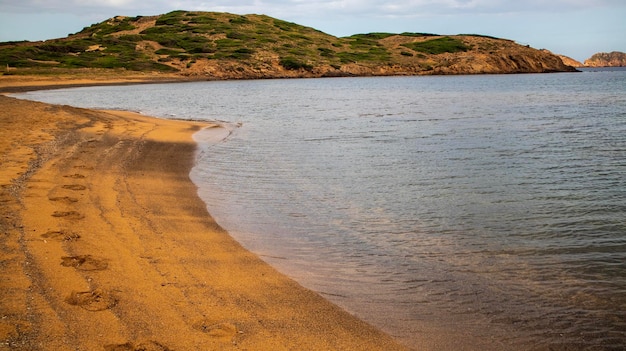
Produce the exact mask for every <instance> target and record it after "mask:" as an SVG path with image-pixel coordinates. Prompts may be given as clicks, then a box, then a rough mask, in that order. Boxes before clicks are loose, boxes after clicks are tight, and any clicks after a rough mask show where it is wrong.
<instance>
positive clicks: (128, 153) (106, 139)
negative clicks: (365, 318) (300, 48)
mask: <svg viewBox="0 0 626 351" xmlns="http://www.w3.org/2000/svg"><path fill="white" fill-rule="evenodd" d="M207 126H208V125H207V124H203V123H199V122H186V121H170V120H161V119H156V118H150V117H144V116H140V115H137V114H132V113H126V112H110V111H109V112H107V111H92V110H85V109H78V108H73V107H69V106H55V105H48V104H43V103H37V102H30V101H23V100H17V99H13V98H10V97H5V96H0V350H9V349H10V350H231V349H232V350H402V349H404V348H403V347H402V346H401V345H399V344H397V343H396V342H395V341H394V340H393V339H392V338H391V337H390V336H388V335H386V334H384V333H382V332H380V331H379V330H378V329H376V328H373V327H372V326H370V325H368V324H366V323H364V322H362V321H360V320H359V319H357V318H355V317H353V316H351V315H350V314H348V313H347V312H345V311H344V310H342V309H340V308H338V307H337V306H335V305H333V304H331V303H330V302H328V301H326V300H324V299H323V298H322V297H320V296H319V295H318V294H316V293H314V292H312V291H310V290H307V289H305V288H303V287H301V286H300V285H298V284H297V283H296V282H294V281H293V280H291V279H289V278H287V277H286V276H284V275H282V274H280V273H279V272H277V271H276V270H275V269H273V268H272V267H270V266H269V265H267V264H266V263H264V262H263V261H262V260H260V259H259V258H258V257H257V256H255V255H253V254H252V253H250V252H248V251H247V250H245V249H244V248H242V247H241V246H240V245H239V244H238V243H237V242H236V241H234V240H233V239H232V238H231V237H230V236H229V235H228V233H227V232H225V231H224V230H223V229H222V228H220V227H219V226H218V225H217V224H216V223H215V222H214V220H213V219H212V218H211V216H210V215H209V213H208V212H207V210H206V207H205V204H204V203H203V202H202V201H201V200H200V199H199V197H198V196H197V192H196V190H197V189H196V187H195V185H194V184H193V183H192V182H191V181H190V179H189V171H190V168H191V167H192V165H193V160H194V152H195V149H196V145H195V144H194V142H193V141H192V138H191V136H192V134H193V133H194V132H195V131H197V130H199V129H200V128H204V127H207Z"/></svg>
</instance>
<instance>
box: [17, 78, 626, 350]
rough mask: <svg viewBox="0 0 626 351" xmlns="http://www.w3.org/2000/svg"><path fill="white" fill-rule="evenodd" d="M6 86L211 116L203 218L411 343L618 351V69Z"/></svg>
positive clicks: (201, 165)
mask: <svg viewBox="0 0 626 351" xmlns="http://www.w3.org/2000/svg"><path fill="white" fill-rule="evenodd" d="M21 97H25V98H28V99H34V100H41V101H46V102H51V103H62V104H69V105H74V106H82V107H89V108H104V109H127V110H133V111H140V112H142V113H145V114H148V115H155V116H159V117H165V118H192V119H202V120H210V121H218V122H219V123H221V124H222V125H223V126H224V129H222V130H221V132H218V133H217V134H215V133H216V132H215V130H210V131H204V132H201V133H198V134H197V135H196V139H197V140H198V142H199V144H200V148H199V153H198V160H197V165H196V167H195V168H194V170H193V172H192V174H191V176H192V179H193V181H194V182H195V183H196V184H197V185H198V187H199V194H200V196H201V198H202V199H203V200H204V201H205V202H206V204H207V207H208V210H209V212H210V213H211V214H212V215H213V216H214V217H215V218H216V220H217V221H218V223H219V224H220V225H222V226H223V227H224V228H226V229H227V230H228V231H229V232H230V233H231V234H232V235H233V236H234V237H235V238H236V239H237V240H238V241H240V242H241V243H242V244H243V245H244V246H246V247H247V248H248V249H250V250H252V251H253V252H255V253H257V254H258V255H259V256H261V257H262V258H263V259H264V260H266V261H267V262H269V263H270V264H272V265H274V266H275V267H277V268H278V269H279V270H281V271H283V272H285V273H286V274H288V275H290V276H291V277H293V278H294V279H296V280H297V281H298V282H300V283H301V284H302V285H304V286H306V287H308V288H310V289H313V290H315V291H317V292H319V293H320V294H322V295H323V296H325V297H326V298H328V299H330V300H331V301H333V302H335V303H337V304H339V305H340V306H342V307H343V308H345V309H347V310H348V311H350V312H351V313H353V314H355V315H356V316H358V317H360V318H362V319H364V320H366V321H368V322H370V323H372V324H374V325H376V326H378V327H380V328H381V329H383V330H385V331H386V332H388V333H390V334H391V335H393V336H395V337H396V338H398V340H400V341H402V342H403V343H405V344H407V345H409V346H410V347H412V348H416V349H418V348H419V349H435V350H477V349H482V350H489V349H492V350H504V349H507V350H527V349H554V350H561V349H568V350H569V349H573V350H578V349H580V350H582V349H591V350H607V349H615V350H617V349H623V348H624V347H626V346H625V345H626V70H623V69H613V70H586V71H584V72H582V73H568V74H528V75H482V76H435V77H380V78H329V79H292V80H256V81H214V82H194V83H178V84H155V85H141V86H121V87H93V88H77V89H63V90H51V91H38V92H31V93H27V94H22V95H21Z"/></svg>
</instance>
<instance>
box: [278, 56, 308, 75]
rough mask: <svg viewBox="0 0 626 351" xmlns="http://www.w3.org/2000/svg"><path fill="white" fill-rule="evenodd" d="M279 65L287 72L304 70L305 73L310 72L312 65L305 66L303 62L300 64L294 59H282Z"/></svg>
mask: <svg viewBox="0 0 626 351" xmlns="http://www.w3.org/2000/svg"><path fill="white" fill-rule="evenodd" d="M280 65H281V66H283V67H284V68H285V69H288V70H294V71H296V70H299V69H304V70H307V71H310V70H312V69H313V66H312V65H309V64H306V63H304V62H301V61H299V60H297V59H296V58H294V57H291V56H290V57H284V58H281V59H280Z"/></svg>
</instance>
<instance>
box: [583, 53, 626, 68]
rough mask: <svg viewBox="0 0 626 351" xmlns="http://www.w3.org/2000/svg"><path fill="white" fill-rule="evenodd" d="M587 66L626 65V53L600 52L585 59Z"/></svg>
mask: <svg viewBox="0 0 626 351" xmlns="http://www.w3.org/2000/svg"><path fill="white" fill-rule="evenodd" d="M585 66H587V67H626V53H623V52H619V51H613V52H600V53H597V54H594V55H593V56H591V57H590V58H589V59H587V60H585Z"/></svg>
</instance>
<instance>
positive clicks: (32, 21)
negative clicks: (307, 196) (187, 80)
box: [0, 0, 626, 62]
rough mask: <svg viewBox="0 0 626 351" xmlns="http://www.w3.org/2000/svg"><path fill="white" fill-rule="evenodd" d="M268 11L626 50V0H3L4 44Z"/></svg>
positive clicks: (342, 27)
mask: <svg viewBox="0 0 626 351" xmlns="http://www.w3.org/2000/svg"><path fill="white" fill-rule="evenodd" d="M173 10H188V11H217V12H230V13H235V14H240V15H244V14H265V15H268V16H272V17H275V18H279V19H282V20H286V21H290V22H295V23H298V24H301V25H305V26H310V27H313V28H315V29H318V30H321V31H323V32H325V33H328V34H331V35H334V36H338V37H342V36H349V35H352V34H360V33H371V32H390V33H402V32H418V33H435V34H482V35H489V36H494V37H498V38H506V39H512V40H515V41H516V42H518V43H520V44H523V45H530V46H531V47H534V48H537V49H548V50H550V51H552V52H554V53H556V54H562V55H566V56H570V57H572V58H574V59H576V60H578V61H581V62H582V61H584V60H586V59H588V58H589V57H591V55H593V54H595V53H597V52H611V51H622V52H626V1H624V0H395V1H374V0H241V1H226V0H0V42H4V41H19V40H29V41H38V40H47V39H55V38H62V37H66V36H67V35H69V34H71V33H76V32H79V31H81V30H82V29H83V28H84V27H88V26H90V25H92V24H94V23H99V22H102V21H105V20H107V19H108V18H111V17H114V16H118V15H121V16H138V15H141V16H149V15H158V14H164V13H167V12H170V11H173Z"/></svg>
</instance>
